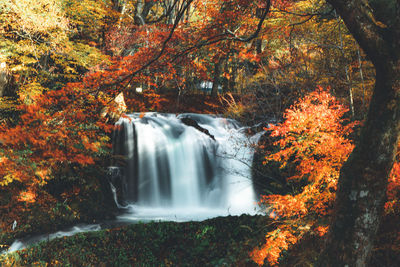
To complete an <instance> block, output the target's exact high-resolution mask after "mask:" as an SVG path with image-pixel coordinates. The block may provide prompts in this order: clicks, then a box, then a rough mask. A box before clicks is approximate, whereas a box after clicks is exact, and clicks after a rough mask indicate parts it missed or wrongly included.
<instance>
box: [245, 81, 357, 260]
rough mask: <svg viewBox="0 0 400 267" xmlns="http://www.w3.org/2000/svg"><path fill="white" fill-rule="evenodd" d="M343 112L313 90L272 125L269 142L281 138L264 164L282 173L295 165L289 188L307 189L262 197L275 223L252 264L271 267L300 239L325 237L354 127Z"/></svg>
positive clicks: (324, 94)
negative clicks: (276, 164) (292, 184)
mask: <svg viewBox="0 0 400 267" xmlns="http://www.w3.org/2000/svg"><path fill="white" fill-rule="evenodd" d="M346 112H348V109H347V108H345V107H344V106H343V105H341V104H340V103H339V102H338V101H337V100H336V98H335V97H334V96H332V95H331V94H330V93H329V92H328V90H324V89H322V88H318V89H317V90H316V91H314V92H312V93H309V94H308V95H306V96H305V97H304V98H302V99H301V100H300V101H298V102H297V103H296V104H294V105H293V106H292V107H291V108H290V109H288V110H287V111H286V112H285V115H284V117H285V121H284V122H283V123H281V124H278V125H271V127H270V128H269V129H266V130H271V131H272V133H271V135H272V136H279V137H281V138H280V139H279V140H278V141H276V143H275V145H277V146H279V148H280V150H279V151H278V152H276V153H273V154H271V155H267V156H266V158H265V164H268V162H270V161H277V162H279V163H280V165H281V167H282V168H283V167H285V166H286V165H287V164H295V166H296V173H295V175H293V176H292V177H287V180H288V181H290V182H299V183H300V182H303V183H305V184H306V185H305V186H304V187H303V188H302V190H301V191H300V192H295V193H293V194H288V195H268V196H263V197H262V199H261V204H262V205H263V206H264V207H265V209H266V211H267V213H268V214H269V215H270V217H271V218H274V219H275V220H276V223H277V229H276V230H274V231H272V232H269V233H268V234H267V235H266V244H265V245H264V246H263V247H261V248H259V249H256V250H254V251H253V252H252V256H253V259H254V261H255V262H257V263H258V264H262V263H263V262H264V259H266V260H267V261H268V262H269V263H270V264H271V265H276V264H277V263H278V261H279V257H280V255H281V252H282V251H283V250H286V249H288V247H289V246H290V245H292V244H294V243H296V242H297V241H298V240H299V239H300V238H301V237H302V236H303V235H304V234H305V233H307V232H310V231H313V232H314V233H315V234H317V235H324V234H325V232H326V231H327V226H328V223H327V220H326V216H329V214H330V213H331V211H332V205H333V201H334V198H335V191H336V184H337V179H338V177H339V171H340V168H341V166H342V164H343V163H344V162H345V160H346V159H347V157H348V156H349V154H350V152H351V151H352V149H353V147H354V146H353V144H352V142H351V141H350V140H349V139H348V136H349V134H350V133H351V132H352V129H353V127H354V125H355V123H354V122H353V123H350V122H348V121H346V120H345V119H344V118H343V117H344V116H345V113H346Z"/></svg>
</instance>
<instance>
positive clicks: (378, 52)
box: [317, 0, 400, 267]
mask: <svg viewBox="0 0 400 267" xmlns="http://www.w3.org/2000/svg"><path fill="white" fill-rule="evenodd" d="M327 1H328V2H329V3H331V4H332V5H333V6H334V8H335V9H336V10H337V12H338V13H339V14H340V15H341V17H342V18H343V20H344V22H345V24H346V26H347V27H348V28H349V30H350V32H351V33H352V34H353V36H354V37H355V39H356V40H357V42H358V44H359V45H360V47H361V48H362V49H363V50H364V52H365V53H366V55H367V56H368V57H369V58H370V59H371V61H372V63H373V64H374V66H375V70H376V82H375V88H374V92H373V96H372V99H371V103H370V107H369V111H368V114H367V118H366V121H365V124H364V126H363V128H362V130H361V135H360V139H359V141H358V142H357V144H356V147H355V149H354V151H353V152H352V154H351V155H350V157H349V159H348V160H347V162H346V163H345V164H344V165H343V167H342V169H341V173H340V178H339V181H338V188H337V193H336V202H335V210H334V215H333V219H332V223H331V227H330V232H329V234H328V239H327V244H326V247H325V249H324V251H323V253H322V254H321V256H320V257H319V260H318V262H317V266H324V267H325V266H332V267H333V266H335V267H336V266H349V267H350V266H367V264H368V260H369V257H370V254H371V250H372V246H373V241H374V238H375V235H376V232H377V230H378V227H379V223H380V220H381V216H382V212H383V206H384V204H385V201H386V189H387V182H388V177H389V174H390V171H391V169H392V166H393V161H394V156H395V154H396V150H397V142H398V136H399V130H400V97H399V93H400V92H399V89H400V81H399V79H400V61H399V58H400V56H399V54H400V45H399V44H400V38H399V37H400V34H399V26H400V23H399V22H400V18H398V19H397V20H396V21H395V22H393V25H387V27H384V28H382V27H381V26H379V24H378V23H376V20H375V19H374V15H373V12H374V10H373V9H372V8H371V7H370V6H369V3H368V1H366V0H351V1H348V0H327ZM397 12H398V13H397V14H400V1H399V0H397Z"/></svg>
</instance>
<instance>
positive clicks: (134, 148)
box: [113, 113, 257, 221]
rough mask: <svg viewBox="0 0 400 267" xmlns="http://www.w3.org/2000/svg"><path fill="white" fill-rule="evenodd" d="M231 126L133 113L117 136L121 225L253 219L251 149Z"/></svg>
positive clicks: (205, 118)
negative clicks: (238, 217) (248, 215)
mask: <svg viewBox="0 0 400 267" xmlns="http://www.w3.org/2000/svg"><path fill="white" fill-rule="evenodd" d="M244 131H245V129H244V128H240V127H239V124H238V123H237V122H236V121H234V120H230V119H225V118H220V117H216V116H213V115H200V114H181V115H178V116H175V115H173V114H158V113H146V114H139V113H137V114H132V115H129V116H127V117H123V118H121V119H120V120H119V121H118V122H117V124H116V131H115V133H114V142H113V143H114V155H115V158H116V164H115V165H117V166H118V168H116V167H113V168H114V170H115V169H118V172H119V173H120V174H121V175H119V176H118V177H119V178H118V179H114V181H113V184H114V186H115V187H119V190H115V191H118V196H117V197H115V199H117V202H118V203H117V204H118V205H119V206H124V207H126V208H128V212H127V213H125V214H124V215H122V216H120V219H128V220H135V219H137V220H143V219H161V220H168V219H172V220H178V221H179V220H201V219H205V218H209V217H214V216H218V215H228V214H232V215H233V214H242V213H254V210H255V197H254V193H253V187H252V182H251V174H250V167H249V165H250V162H251V159H252V155H253V150H252V146H251V144H252V143H255V142H257V136H254V137H253V138H252V139H251V138H250V139H249V138H248V137H247V136H246V135H245V133H244Z"/></svg>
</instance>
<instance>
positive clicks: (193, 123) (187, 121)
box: [180, 117, 215, 141]
mask: <svg viewBox="0 0 400 267" xmlns="http://www.w3.org/2000/svg"><path fill="white" fill-rule="evenodd" d="M180 120H181V122H182V123H183V124H185V125H187V126H190V127H193V128H196V129H197V130H199V131H200V132H202V133H204V134H206V135H208V136H209V137H210V138H211V139H212V140H214V141H215V137H214V136H213V135H212V134H210V132H209V131H208V130H207V129H204V128H203V127H201V126H200V125H199V124H198V123H197V121H195V120H194V119H191V118H188V117H184V118H180Z"/></svg>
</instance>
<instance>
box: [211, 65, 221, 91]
mask: <svg viewBox="0 0 400 267" xmlns="http://www.w3.org/2000/svg"><path fill="white" fill-rule="evenodd" d="M221 65H222V59H219V60H218V61H217V62H215V65H214V80H213V85H212V88H211V97H217V95H218V87H219V85H220V76H221Z"/></svg>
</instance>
